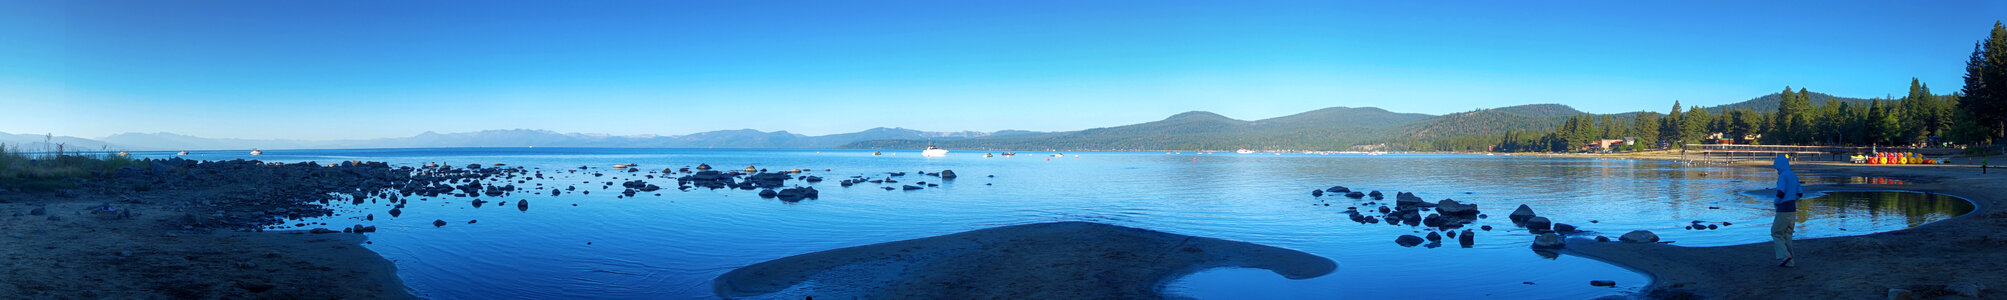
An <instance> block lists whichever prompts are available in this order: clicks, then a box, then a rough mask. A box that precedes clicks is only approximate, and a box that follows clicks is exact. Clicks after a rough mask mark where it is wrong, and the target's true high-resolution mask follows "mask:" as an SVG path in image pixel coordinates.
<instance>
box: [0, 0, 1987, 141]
mask: <svg viewBox="0 0 2007 300" xmlns="http://www.w3.org/2000/svg"><path fill="white" fill-rule="evenodd" d="M2002 3H2003V2H2001V1H1810V2H1790V1H1555V2H1536V1H1365V2H1340V1H1278V2H1269V1H1204V2H1199V1H1189V2H1188V1H981V0H977V1H910V2H905V1H902V2H879V1H640V2H599V1H566V2H513V1H464V2H463V1H368V0H365V1H89V0H85V1H0V107H4V109H0V132H8V133H17V134H18V133H30V134H40V133H54V134H56V135H69V136H80V137H91V138H95V137H103V136H108V135H112V134H117V133H124V132H172V133H179V134H188V135H195V136H202V137H212V138H254V139H271V138H285V139H308V140H326V139H361V138H381V137H405V136H411V135H415V134H418V133H421V132H425V131H436V132H469V131H479V130H488V129H517V128H523V129H545V130H553V131H558V132H581V133H605V134H616V135H635V134H659V135H679V134H689V133H696V132H703V131H711V130H727V129H742V128H750V129H756V130H762V131H775V130H786V131H789V132H794V133H802V134H809V135H822V134H833V133H846V132H855V131H860V130H864V129H869V128H873V127H881V126H882V127H904V128H911V129H919V130H928V131H963V130H975V131H995V130H1004V129H1019V130H1036V131H1070V130H1080V129H1086V128H1094V127H1108V126H1119V125H1126V124H1133V123H1141V122H1148V121H1154V120H1160V119H1163V118H1164V117H1167V116H1170V115H1173V114H1177V113H1181V112H1186V111H1211V112H1215V113H1219V114H1222V115H1226V116H1228V117H1232V118H1237V119H1243V120H1257V119H1265V118H1273V117H1280V116H1286V115H1289V114H1294V113H1300V112H1305V111H1310V110H1315V109H1319V108H1326V107H1334V106H1346V107H1379V108H1384V109H1387V110H1391V111H1396V112H1413V113H1426V114H1447V113H1456V112H1464V111H1471V110H1475V109H1480V108H1493V107H1503V106H1511V105H1520V104H1539V103H1559V104H1565V105H1569V106H1573V107H1575V108H1577V109H1580V110H1584V111H1588V112H1594V113H1618V112H1631V111H1641V110H1650V111H1661V112H1663V111H1665V110H1667V109H1669V108H1671V106H1672V102H1673V101H1675V100H1678V101H1681V103H1682V104H1685V105H1720V104H1728V103H1734V102H1739V101H1743V100H1748V99H1750V98H1755V97H1758V96H1762V95H1765V94H1769V93H1775V92H1777V91H1780V90H1782V89H1784V87H1785V86H1791V87H1794V88H1796V87H1803V88H1807V89H1809V90H1811V91H1814V92H1823V93H1829V94H1834V95H1839V96H1848V97H1864V98H1865V97H1882V96H1884V95H1889V94H1902V93H1906V92H1907V88H1908V83H1909V79H1910V78H1912V77H1914V78H1918V79H1920V80H1922V81H1923V82H1924V83H1926V84H1929V85H1930V86H1931V87H1933V89H1932V90H1933V91H1934V92H1938V93H1950V92H1953V91H1956V90H1957V89H1958V87H1960V86H1961V85H1962V84H1963V81H1962V79H1961V78H1962V77H1961V76H1963V72H1964V71H1963V69H1964V63H1965V60H1966V58H1967V57H1968V56H1969V55H1970V54H1971V52H1972V45H1973V43H1974V42H1977V41H1978V40H1980V39H1982V38H1984V37H1985V36H1986V33H1987V31H1988V30H1989V29H1991V27H1992V25H1993V24H1994V22H1996V21H2001V20H2003V19H2007V4H2002Z"/></svg>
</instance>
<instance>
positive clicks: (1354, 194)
mask: <svg viewBox="0 0 2007 300" xmlns="http://www.w3.org/2000/svg"><path fill="white" fill-rule="evenodd" d="M1365 197H1366V193H1360V192H1350V193H1345V198H1352V199H1359V198H1365Z"/></svg>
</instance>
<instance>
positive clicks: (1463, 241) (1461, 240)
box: [1456, 229, 1477, 248]
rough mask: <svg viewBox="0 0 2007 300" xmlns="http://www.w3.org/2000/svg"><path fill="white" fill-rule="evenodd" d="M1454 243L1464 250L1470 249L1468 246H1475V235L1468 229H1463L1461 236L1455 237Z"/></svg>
mask: <svg viewBox="0 0 2007 300" xmlns="http://www.w3.org/2000/svg"><path fill="white" fill-rule="evenodd" d="M1456 243H1457V244H1458V245H1463V247H1464V248H1470V245H1474V244H1477V234H1475V233H1472V232H1471V231H1470V229H1464V230H1463V234H1460V235H1457V236H1456Z"/></svg>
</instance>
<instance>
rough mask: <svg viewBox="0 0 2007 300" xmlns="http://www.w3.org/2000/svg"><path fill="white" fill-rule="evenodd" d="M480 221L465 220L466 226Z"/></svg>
mask: <svg viewBox="0 0 2007 300" xmlns="http://www.w3.org/2000/svg"><path fill="white" fill-rule="evenodd" d="M480 221H481V220H467V224H474V222H480Z"/></svg>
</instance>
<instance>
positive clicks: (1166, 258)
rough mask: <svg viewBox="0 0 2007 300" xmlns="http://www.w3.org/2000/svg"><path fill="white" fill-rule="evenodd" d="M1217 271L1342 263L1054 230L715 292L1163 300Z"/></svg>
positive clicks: (749, 280)
mask: <svg viewBox="0 0 2007 300" xmlns="http://www.w3.org/2000/svg"><path fill="white" fill-rule="evenodd" d="M1215 267H1243V268H1260V269H1267V270H1271V271H1274V272H1275V273H1276V274H1278V275H1281V276H1283V277H1284V278H1290V279H1305V278H1312V277H1317V276H1323V275H1325V274H1329V273H1331V272H1332V271H1334V270H1336V269H1337V263H1335V262H1332V261H1331V260H1330V259H1327V258H1324V257H1320V256H1316V255H1312V254H1309V253H1304V252H1300V251H1296V250H1290V249H1283V248H1277V247H1270V246H1263V245H1257V244H1252V243H1246V242H1237V241H1228V240H1221V239H1215V238H1206V237H1194V236H1186V235H1179V234H1170V233H1163V232H1157V231H1150V230H1144V229H1137V228H1129V227H1122V226H1115V225H1107V224H1099V223H1087V222H1057V223H1040V224H1027V225H1014V226H1004V227H996V228H988V229H981V230H975V231H968V232H962V233H955V234H949V235H943V236H936V237H928V238H920V239H912V240H904V241H894V242H886V243H880V244H872V245H864V246H856V247H848V248H840V249H832V250H825V251H820V252H814V253H808V254H801V255H795V256H789V257H784V258H780V259H775V260H772V261H767V262H762V263H758V264H753V265H750V266H746V267H742V268H739V269H736V270H732V271H731V272H728V273H725V274H724V275H721V276H718V278H717V279H716V280H714V281H713V288H714V289H715V291H716V292H717V294H718V296H720V297H725V298H739V297H750V296H761V297H773V298H790V299H797V298H802V297H806V296H813V297H822V298H829V299H851V298H866V299H883V298H895V299H912V298H933V299H1155V298H1164V297H1165V295H1162V294H1161V293H1160V291H1161V289H1162V285H1163V284H1164V283H1165V282H1167V281H1169V280H1173V279H1176V278H1177V277H1179V276H1182V275H1186V274H1191V273H1193V272H1197V271H1200V270H1204V269H1209V268H1215Z"/></svg>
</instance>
